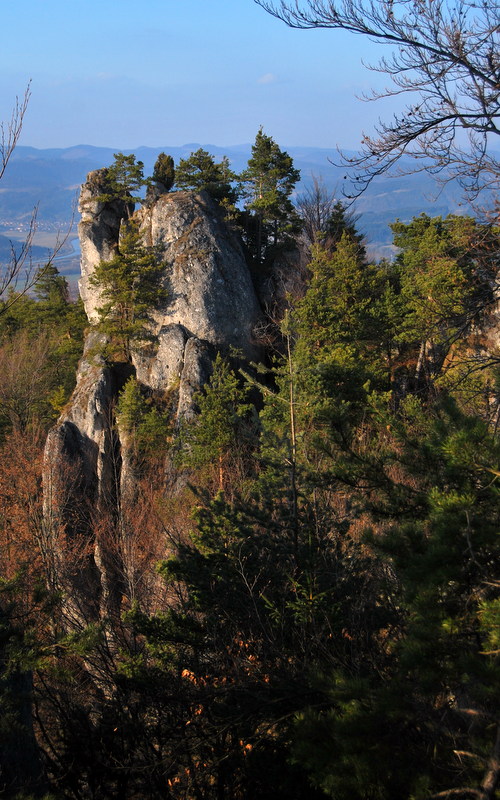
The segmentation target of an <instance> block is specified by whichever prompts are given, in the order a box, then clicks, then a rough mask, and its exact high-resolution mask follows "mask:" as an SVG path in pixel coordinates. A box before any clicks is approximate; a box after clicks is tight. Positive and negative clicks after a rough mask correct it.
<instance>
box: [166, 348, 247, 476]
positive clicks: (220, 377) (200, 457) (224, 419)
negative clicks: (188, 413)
mask: <svg viewBox="0 0 500 800" xmlns="http://www.w3.org/2000/svg"><path fill="white" fill-rule="evenodd" d="M246 395H247V390H246V388H245V387H242V385H241V380H240V379H239V378H238V376H237V375H236V374H235V373H234V372H233V370H232V369H231V368H230V366H229V364H228V362H227V361H226V360H225V359H224V358H223V357H222V356H221V354H220V353H218V354H217V357H216V359H215V361H214V365H213V372H212V375H211V377H210V380H209V381H208V383H207V384H206V385H205V386H204V387H203V389H202V391H200V392H198V393H197V394H196V395H195V396H194V401H195V402H196V404H197V406H198V408H199V415H198V416H197V417H196V419H195V420H193V422H191V423H188V424H186V425H185V426H184V428H183V429H182V432H181V438H182V440H183V442H182V444H183V446H184V448H185V449H184V451H183V455H182V461H183V463H184V464H185V465H186V466H188V467H191V468H193V469H197V470H200V472H201V474H202V473H203V472H204V471H206V470H207V468H208V469H210V468H213V467H215V469H216V473H217V480H216V484H217V487H218V489H219V491H223V490H224V488H225V487H226V485H227V478H226V470H227V466H228V462H229V461H230V460H231V459H236V454H237V451H238V448H240V449H242V448H243V446H244V441H243V440H244V437H245V433H244V428H245V426H244V421H245V417H247V416H248V414H249V412H250V410H251V405H250V404H249V403H248V402H246Z"/></svg>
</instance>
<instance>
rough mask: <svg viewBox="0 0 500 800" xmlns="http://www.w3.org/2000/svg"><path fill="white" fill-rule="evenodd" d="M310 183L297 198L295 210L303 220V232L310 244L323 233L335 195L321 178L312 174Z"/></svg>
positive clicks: (333, 204)
mask: <svg viewBox="0 0 500 800" xmlns="http://www.w3.org/2000/svg"><path fill="white" fill-rule="evenodd" d="M311 178H312V183H311V185H310V186H308V187H307V188H306V190H305V191H304V192H303V194H301V195H299V197H298V198H297V210H298V212H299V214H300V216H301V219H302V222H303V226H304V227H303V232H304V235H305V236H306V238H307V241H308V242H309V243H310V244H313V243H314V242H315V241H316V237H317V236H318V235H319V234H321V233H324V232H325V230H326V226H327V224H328V221H329V219H330V217H331V215H332V212H333V208H334V206H335V202H336V200H335V196H334V194H333V193H332V192H330V191H329V190H328V189H327V187H326V186H325V183H324V181H323V178H321V177H319V178H318V176H317V175H314V174H313V175H312V176H311Z"/></svg>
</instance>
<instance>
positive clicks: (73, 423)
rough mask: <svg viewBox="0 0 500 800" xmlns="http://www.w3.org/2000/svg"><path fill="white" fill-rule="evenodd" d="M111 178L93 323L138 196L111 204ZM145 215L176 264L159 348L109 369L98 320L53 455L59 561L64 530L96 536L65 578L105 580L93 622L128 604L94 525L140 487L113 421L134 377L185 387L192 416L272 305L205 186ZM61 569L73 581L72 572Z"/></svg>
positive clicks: (98, 226) (51, 516) (90, 189)
mask: <svg viewBox="0 0 500 800" xmlns="http://www.w3.org/2000/svg"><path fill="white" fill-rule="evenodd" d="M105 174H106V173H105V171H103V170H98V171H97V172H93V173H90V175H89V176H88V180H87V182H86V183H85V184H84V186H83V187H82V191H81V195H80V210H81V213H82V218H81V222H80V225H79V236H80V244H81V252H82V263H81V268H82V277H81V281H80V294H81V296H82V299H83V302H84V305H85V310H86V313H87V316H88V318H89V321H90V323H95V322H97V321H98V318H99V316H98V308H99V305H100V297H99V290H98V289H97V288H96V287H93V286H92V285H91V283H90V278H91V276H92V274H93V271H94V269H95V267H96V265H97V264H98V263H99V262H100V261H102V260H109V259H110V258H112V257H113V255H114V253H115V252H116V249H117V247H118V242H119V237H120V228H121V226H122V225H123V220H124V219H126V217H127V211H128V209H127V204H126V203H123V202H114V203H111V204H110V203H106V204H104V203H102V202H101V201H100V200H99V196H100V195H102V194H103V181H104V179H105ZM134 219H135V220H136V221H137V223H138V225H139V229H140V231H141V233H142V236H143V240H144V244H145V245H147V246H153V247H155V248H156V249H157V250H158V252H159V256H158V257H159V258H160V259H161V262H162V263H163V265H164V271H163V273H162V278H161V280H162V283H163V286H164V287H165V288H166V289H167V293H168V296H167V300H166V301H165V302H164V303H163V304H162V306H161V307H157V308H152V309H151V310H150V318H151V328H152V330H151V332H152V333H153V334H154V337H155V344H154V345H148V346H147V347H143V348H137V349H136V350H135V351H134V352H133V353H132V363H131V364H129V365H125V364H122V365H121V366H118V365H107V364H105V363H104V362H103V360H102V359H100V358H99V357H96V356H95V351H96V344H98V340H99V338H100V335H99V334H98V332H97V331H96V329H95V328H92V325H91V328H90V332H89V334H88V336H87V342H86V354H85V355H84V358H83V359H82V361H81V363H80V367H79V371H78V376H77V386H76V389H75V391H74V393H73V396H72V398H71V401H70V403H69V404H68V407H67V409H66V411H65V413H64V414H63V415H62V416H61V418H60V420H59V422H58V424H57V426H56V427H55V428H54V429H53V430H52V431H51V432H50V434H49V436H48V439H47V445H46V452H45V476H44V490H45V514H46V520H47V524H48V525H49V527H50V530H51V531H52V537H53V548H54V553H55V563H56V565H57V562H58V559H59V561H60V562H62V560H64V558H65V557H66V558H67V556H65V555H64V547H62V546H61V545H60V542H61V536H62V537H63V539H64V540H65V542H66V544H67V543H68V540H69V541H72V540H76V541H78V540H82V539H84V540H86V556H85V567H84V569H83V570H82V569H80V574H79V576H76V575H74V574H73V575H71V574H67V577H66V579H65V580H66V588H67V590H68V592H69V591H71V592H72V593H73V595H75V594H76V595H80V594H81V595H83V594H89V592H88V589H85V586H87V587H88V586H92V587H93V588H92V589H91V591H90V595H91V597H92V599H91V601H90V602H89V603H87V604H86V605H85V603H83V606H85V607H84V608H83V610H82V602H81V600H79V601H78V604H77V606H78V609H80V610H78V609H77V607H76V606H75V609H74V614H75V615H76V616H78V614H80V616H81V617H83V618H84V619H86V618H88V617H91V618H92V617H95V614H96V608H97V606H99V608H100V610H99V614H102V613H105V614H110V613H113V608H112V607H110V606H112V605H113V603H115V604H116V602H118V601H117V600H116V596H117V595H118V594H119V592H117V590H116V587H117V586H118V584H119V573H120V571H121V572H123V569H122V568H121V567H120V565H118V566H117V564H116V557H115V558H114V564H113V566H111V565H110V564H111V562H110V559H108V558H107V557H106V553H105V548H104V547H103V546H102V545H101V544H100V542H99V539H98V537H96V535H95V524H94V522H95V519H96V518H97V517H98V516H99V514H100V513H101V512H104V510H105V511H106V513H107V514H108V515H109V513H111V516H113V515H114V518H115V519H116V518H118V516H119V513H120V512H119V509H120V497H121V495H123V496H125V494H128V495H129V496H130V494H131V486H132V485H133V480H134V476H133V474H132V473H131V466H130V465H131V462H132V460H133V459H131V458H130V457H129V455H130V454H129V453H128V452H127V442H126V441H120V433H119V431H118V430H117V426H116V425H115V422H114V418H113V414H114V406H115V404H116V399H117V396H118V393H119V391H120V390H121V388H122V387H123V385H124V383H125V381H126V380H127V378H128V376H129V375H131V374H135V375H136V377H137V379H138V380H139V381H140V382H141V383H142V384H143V385H144V386H146V387H148V388H149V389H150V390H151V392H152V393H158V394H162V393H165V392H169V393H170V395H172V393H173V395H174V396H175V397H176V398H177V404H176V407H175V413H176V416H177V417H185V416H189V415H190V414H192V413H193V402H192V397H193V394H194V392H196V391H197V390H199V388H200V387H201V386H202V385H203V383H204V382H205V381H206V380H207V378H208V376H209V375H210V371H211V364H212V362H213V360H214V358H215V355H216V353H217V351H223V352H228V351H229V350H230V349H231V348H236V349H237V350H238V351H239V352H240V353H241V354H242V357H243V358H246V359H249V358H255V357H256V356H257V351H256V347H255V345H254V344H253V342H252V331H253V329H254V327H255V326H256V325H257V324H258V322H259V318H260V314H261V312H260V306H259V303H258V300H257V298H256V295H255V292H254V289H253V285H252V281H251V278H250V275H249V272H248V268H247V266H246V262H245V258H244V255H243V250H242V247H241V245H240V243H239V241H238V239H237V238H236V237H235V236H234V235H233V234H232V232H231V231H230V230H229V228H228V227H227V226H226V224H225V223H224V220H223V217H222V215H221V212H220V210H219V208H218V207H217V205H216V204H215V203H214V202H213V201H212V200H211V198H210V197H209V196H208V195H206V194H204V193H202V194H200V195H194V194H191V193H189V192H175V193H172V194H168V195H167V194H159V193H158V195H157V196H156V195H155V197H154V198H153V199H151V197H150V200H149V203H148V205H147V206H145V207H144V208H142V209H140V210H139V211H137V212H136V213H135V214H134ZM97 349H98V348H97ZM61 532H62V533H61ZM55 569H56V571H58V572H59V583H62V584H63V585H64V584H65V581H64V580H61V577H60V576H61V574H62V573H63V572H64V570H62V569H61V568H58V567H57V566H56V568H55ZM70 572H71V571H70ZM66 573H68V570H66ZM66 573H65V574H66ZM83 573H84V574H83ZM113 587H114V589H113ZM113 597H115V599H114V600H113ZM115 610H116V611H117V609H115Z"/></svg>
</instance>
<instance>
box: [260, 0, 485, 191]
mask: <svg viewBox="0 0 500 800" xmlns="http://www.w3.org/2000/svg"><path fill="white" fill-rule="evenodd" d="M255 2H256V3H257V4H258V5H260V6H261V7H262V8H264V9H265V10H266V11H268V12H269V13H270V14H272V15H273V16H275V17H277V18H278V19H281V20H283V21H284V22H285V23H286V24H287V25H289V26H291V27H294V28H331V29H343V30H348V31H351V32H352V33H355V34H360V35H361V36H366V37H369V38H370V39H372V40H374V41H376V42H379V43H381V44H385V45H387V46H388V47H389V48H390V49H391V52H390V54H389V55H387V56H386V57H382V58H381V59H380V61H379V62H378V64H377V65H376V66H370V67H369V68H370V69H374V70H376V71H379V72H382V73H385V74H386V75H388V76H389V77H390V78H391V81H392V87H389V88H387V89H384V90H383V91H381V92H373V93H372V94H371V95H370V96H369V97H368V98H366V99H378V98H380V97H387V96H394V95H409V102H408V103H407V105H406V108H405V110H404V112H402V113H398V114H396V115H395V116H394V117H393V118H392V120H391V121H390V122H379V124H378V126H377V127H376V129H375V133H374V134H373V135H364V136H363V139H362V145H361V150H360V152H359V153H358V155H357V156H355V157H354V158H348V157H346V156H343V155H342V154H341V160H342V163H343V164H344V165H346V166H347V168H348V171H349V175H350V177H351V178H352V180H353V190H352V192H350V194H351V196H358V195H359V194H360V193H361V192H362V191H363V190H364V189H365V188H366V187H367V186H368V184H369V183H370V181H371V180H372V179H373V178H374V177H375V176H377V175H379V174H381V173H382V172H385V171H386V170H387V169H388V168H390V167H392V166H393V165H394V164H396V162H397V161H398V159H399V158H400V157H401V156H402V155H408V156H411V157H412V158H413V162H412V163H413V167H410V168H409V169H406V167H405V168H404V169H403V168H402V167H400V166H399V170H400V174H404V173H406V174H407V173H408V172H419V171H423V170H427V171H430V172H431V173H433V174H435V175H437V176H438V178H439V179H440V180H449V179H452V178H456V179H458V181H459V182H460V185H461V186H462V188H463V189H464V190H465V193H466V195H467V196H468V197H469V198H471V199H474V198H476V197H477V195H478V193H479V192H480V191H482V190H483V189H485V188H490V189H492V190H496V191H498V188H499V178H500V161H499V159H498V156H497V155H495V153H494V152H492V151H491V142H492V141H493V137H494V135H498V134H499V133H500V123H499V120H500V51H499V38H500V24H499V22H500V14H499V11H500V3H499V0H477V1H476V0H455V2H453V0H291V1H290V2H284V0H279V1H276V2H273V0H255Z"/></svg>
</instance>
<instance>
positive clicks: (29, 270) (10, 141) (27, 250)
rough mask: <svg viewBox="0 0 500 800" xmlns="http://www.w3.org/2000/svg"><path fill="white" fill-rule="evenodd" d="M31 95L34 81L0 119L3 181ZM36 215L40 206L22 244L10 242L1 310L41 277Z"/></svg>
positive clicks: (2, 269)
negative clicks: (36, 249)
mask: <svg viewBox="0 0 500 800" xmlns="http://www.w3.org/2000/svg"><path fill="white" fill-rule="evenodd" d="M30 97H31V83H29V84H28V86H27V88H26V91H25V92H24V95H23V97H22V98H21V99H20V98H19V97H16V100H15V103H14V106H13V109H12V112H11V115H10V119H9V121H8V122H0V181H1V180H2V178H3V176H4V174H5V170H6V169H7V166H8V164H9V161H10V159H11V157H12V154H13V153H14V150H15V149H16V145H17V143H18V141H19V137H20V135H21V131H22V127H23V122H24V118H25V115H26V112H27V110H28V104H29V100H30ZM36 219H37V208H34V209H33V213H32V215H31V219H30V222H29V225H28V231H27V233H26V237H25V239H24V242H23V243H22V245H21V247H20V248H17V249H16V248H15V247H14V245H13V244H11V254H10V259H9V260H8V261H7V263H4V264H0V300H5V298H6V295H7V294H8V293H9V291H10V297H9V299H8V300H7V302H4V304H3V305H2V307H1V308H0V313H5V311H6V310H7V309H8V308H10V307H11V305H12V304H13V303H14V302H16V301H17V299H18V298H19V297H20V296H22V295H24V294H26V293H27V292H29V290H30V289H31V288H32V287H33V285H34V284H35V281H36V280H37V279H38V277H40V271H39V270H37V265H36V264H34V263H33V260H32V258H31V248H32V245H33V240H34V237H35V232H36ZM68 235H69V234H68V233H67V234H66V235H63V236H62V237H61V238H60V239H58V241H57V243H56V246H55V247H54V249H53V251H52V253H51V254H50V255H49V257H48V258H47V260H46V263H45V269H47V268H48V267H49V266H50V265H51V264H52V263H53V262H54V259H55V258H56V256H57V255H58V253H59V252H60V251H61V248H62V247H63V246H64V244H65V242H66V240H67V238H68Z"/></svg>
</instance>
